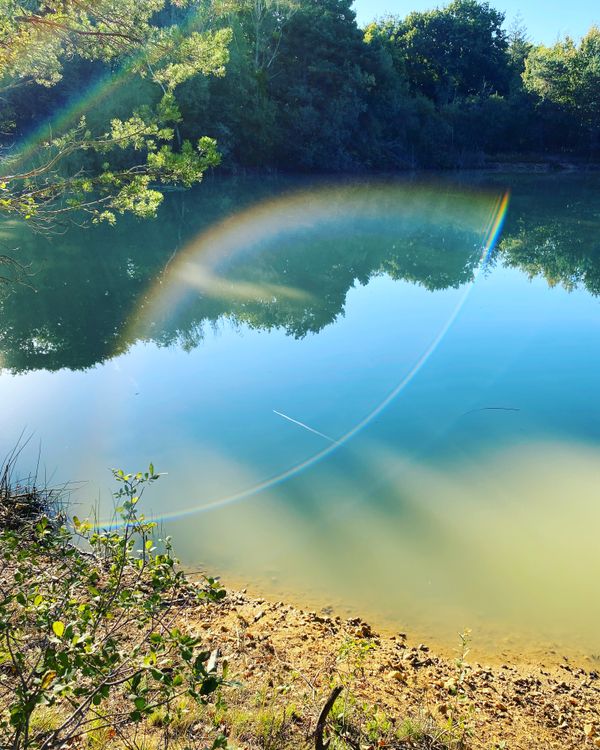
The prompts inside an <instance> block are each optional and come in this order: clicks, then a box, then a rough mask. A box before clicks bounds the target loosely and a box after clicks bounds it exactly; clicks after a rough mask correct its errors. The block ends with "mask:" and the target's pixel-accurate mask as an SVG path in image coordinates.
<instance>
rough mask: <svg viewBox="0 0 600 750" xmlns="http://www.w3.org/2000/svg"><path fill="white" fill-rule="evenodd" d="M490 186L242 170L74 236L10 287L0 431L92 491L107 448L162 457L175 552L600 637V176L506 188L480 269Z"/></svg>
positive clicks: (505, 627)
mask: <svg viewBox="0 0 600 750" xmlns="http://www.w3.org/2000/svg"><path fill="white" fill-rule="evenodd" d="M539 179H540V178H538V180H539ZM267 182H268V181H267ZM505 187H506V186H505V185H504V184H502V183H501V181H499V182H498V184H497V185H496V186H492V188H487V189H485V190H483V189H481V187H480V186H478V187H477V189H473V188H472V187H468V186H467V187H452V186H451V185H450V184H449V183H448V182H443V183H440V184H438V185H432V184H431V183H430V184H428V185H421V184H419V183H415V184H409V185H408V186H406V185H403V184H393V183H392V184H389V185H384V186H382V185H381V184H378V185H371V186H366V185H364V184H361V183H358V184H356V183H355V184H351V185H346V186H339V187H337V188H336V189H332V188H330V187H326V186H323V185H317V186H316V187H315V188H314V189H313V188H312V187H311V186H307V184H306V183H304V184H300V185H297V184H296V183H295V182H294V181H291V180H289V181H285V180H284V181H283V182H282V181H274V182H273V183H272V184H270V185H268V184H266V183H265V181H262V183H261V184H259V183H256V182H252V181H245V182H244V181H241V182H240V181H237V182H236V181H231V182H222V183H213V184H212V185H207V186H205V187H204V188H203V189H202V190H203V191H204V192H200V191H198V192H197V193H196V194H193V195H187V196H185V197H182V196H173V198H172V200H171V201H170V202H169V204H168V205H167V207H166V208H165V212H163V216H162V217H161V220H160V222H159V223H158V224H155V225H153V226H152V227H148V226H147V225H142V224H137V223H135V222H125V223H124V225H123V226H122V227H120V228H119V229H118V230H117V231H116V232H112V233H111V232H108V231H107V230H106V229H100V230H92V231H91V232H90V233H88V234H79V235H78V234H77V233H76V232H72V233H70V234H69V235H67V236H66V237H65V238H64V240H63V239H62V238H61V240H60V242H59V243H56V246H55V247H54V248H53V249H52V252H51V253H49V252H48V251H47V250H46V249H44V248H42V249H43V252H44V260H43V262H42V263H41V264H39V265H38V268H37V269H36V270H37V276H36V277H35V278H36V287H37V288H38V292H37V294H36V295H34V296H33V297H31V296H29V297H27V296H26V295H27V292H26V291H25V290H18V291H16V292H15V293H14V294H13V295H11V296H10V297H8V298H6V299H4V300H3V301H2V307H3V311H2V312H3V314H2V321H3V322H2V330H1V331H0V334H1V341H2V346H1V347H0V348H1V350H2V361H3V362H4V364H5V367H6V368H8V370H5V372H4V374H3V375H2V377H1V378H0V394H1V397H2V403H3V410H4V413H5V437H4V442H5V443H6V444H7V445H8V444H9V442H10V440H14V438H15V437H16V436H17V435H18V434H19V433H20V431H21V429H23V427H25V428H27V429H28V430H30V431H32V432H33V433H34V434H35V437H36V439H38V438H39V439H40V440H41V442H42V446H43V454H44V458H45V461H46V464H47V465H48V466H49V467H51V468H53V467H59V470H58V472H57V474H56V477H57V478H69V479H86V480H89V481H90V484H89V486H88V488H87V490H86V492H85V493H80V494H81V500H82V501H83V499H84V498H83V495H85V497H86V498H89V497H90V496H92V497H93V496H94V495H95V493H96V492H97V491H99V490H101V494H102V502H103V504H104V507H106V505H107V489H106V488H107V487H108V485H109V477H108V472H107V471H106V469H107V468H108V467H110V466H116V465H118V466H122V467H123V468H126V469H129V468H132V469H137V468H140V467H143V466H144V465H146V464H147V463H148V462H149V461H150V460H153V461H154V463H155V465H156V466H157V467H158V469H159V470H161V471H166V472H168V474H169V476H168V477H165V478H163V479H162V480H161V482H160V483H159V485H157V487H156V489H155V490H153V492H152V495H151V496H149V499H148V503H149V506H148V507H149V508H151V509H152V511H153V512H154V514H155V515H157V516H158V517H160V518H165V519H176V518H177V517H178V516H182V515H186V516H187V517H186V518H185V520H180V521H176V520H171V521H170V522H169V524H168V527H169V530H170V531H173V532H174V533H175V535H176V539H177V547H178V550H179V552H180V554H181V555H182V556H183V557H184V558H185V559H186V561H187V562H189V563H191V564H196V563H198V562H200V561H203V562H205V563H207V564H209V565H210V566H211V567H213V568H219V569H222V570H223V571H224V572H225V573H227V571H230V575H232V576H233V577H235V578H236V579H242V578H244V577H246V578H254V577H255V576H258V577H259V580H262V581H263V582H264V586H265V587H267V586H269V585H270V584H269V581H270V579H271V578H272V577H273V578H275V579H276V581H275V582H274V583H273V586H274V587H279V588H280V589H283V590H285V591H288V592H291V593H293V592H294V591H296V592H298V595H302V596H306V595H310V596H313V597H314V598H315V600H317V601H319V602H325V603H327V602H328V601H331V602H333V603H335V604H338V603H340V605H341V604H343V605H345V606H349V607H351V608H353V609H354V610H355V611H361V610H362V611H368V612H370V613H375V615H376V616H379V617H381V618H385V619H386V620H387V621H388V622H394V623H395V624H398V625H401V626H402V627H409V628H410V629H411V630H413V631H414V630H421V631H422V632H425V631H427V632H430V633H432V634H433V635H435V636H437V637H438V638H442V639H443V640H446V641H447V642H450V641H452V639H453V638H454V633H455V632H456V630H457V629H461V628H463V627H465V626H471V627H474V628H475V630H476V637H477V633H479V637H480V638H481V639H482V640H483V639H484V638H487V637H488V636H489V635H490V634H491V633H497V632H501V633H503V634H507V633H515V634H517V636H519V637H520V636H522V635H523V634H524V633H525V631H527V630H530V631H534V633H535V634H539V636H540V637H544V638H558V639H559V641H564V639H565V637H566V636H565V634H569V633H570V638H571V639H572V640H575V641H578V642H580V644H581V646H582V648H584V649H586V650H587V651H597V650H600V644H599V643H598V642H597V635H596V629H595V622H597V619H598V614H599V613H598V611H597V609H598V607H597V605H596V604H594V602H595V601H596V598H595V597H594V586H595V579H596V574H597V571H598V569H599V565H598V563H599V562H600V554H599V553H598V552H597V545H596V544H594V533H593V530H594V529H597V528H598V520H600V519H599V518H598V511H597V508H598V507H599V506H598V503H597V494H598V490H597V488H598V487H599V486H600V485H599V483H598V479H600V477H599V476H598V469H597V467H598V466H599V465H600V464H599V463H598V454H597V451H598V427H597V425H598V416H600V415H599V411H600V408H599V405H598V401H597V398H596V391H597V380H598V373H599V372H600V352H599V347H598V346H597V343H596V342H597V341H598V333H599V328H600V315H599V309H598V301H597V299H596V297H595V296H593V295H594V294H596V293H597V291H596V284H597V281H596V279H600V272H598V270H597V269H599V268H600V262H599V259H598V257H597V255H598V250H597V240H596V244H594V240H593V238H594V237H596V238H597V236H598V232H597V230H598V224H599V217H598V216H597V213H594V211H596V212H597V209H594V206H595V205H596V206H597V205H598V204H597V202H596V203H595V202H594V196H598V194H599V193H600V186H599V185H598V183H593V182H592V184H591V188H592V189H591V190H590V184H588V183H585V180H584V181H582V182H580V183H577V182H575V181H571V183H570V185H569V184H567V185H566V186H565V185H564V184H562V183H556V182H555V183H552V181H551V180H550V179H549V178H548V180H547V181H546V182H542V183H541V184H533V183H531V181H528V180H526V179H525V180H523V181H522V182H521V183H518V184H515V185H513V188H514V192H515V197H514V199H513V203H512V207H511V211H510V212H509V215H508V224H507V227H506V229H505V231H504V234H503V239H502V243H501V245H500V249H499V251H498V252H497V254H496V256H495V258H494V259H493V264H492V266H491V267H488V268H487V270H486V271H485V272H482V259H483V258H484V257H485V255H486V252H487V249H489V247H490V245H491V242H492V236H493V235H494V234H495V228H497V227H494V222H497V221H498V219H499V218H500V217H501V214H502V211H501V210H500V206H499V203H498V201H499V200H500V199H501V198H502V196H503V194H504V189H505ZM298 188H300V192H293V191H296V190H297V189H298ZM307 188H310V189H307ZM594 191H595V192H594ZM290 192H291V195H290ZM282 193H283V194H284V197H283V198H279V197H277V196H279V195H281V194H282ZM261 198H263V199H266V203H262V204H261V208H259V209H258V211H257V210H255V209H253V208H252V206H253V204H254V202H255V201H258V202H259V203H261V201H260V200H259V199H261ZM239 206H246V209H247V210H246V212H245V213H244V212H242V220H240V217H237V218H236V219H232V218H228V217H231V216H232V214H233V213H235V210H236V209H237V208H238V207H239ZM273 217H274V218H273ZM15 233H17V232H16V230H15ZM20 239H22V238H20ZM38 242H39V240H38ZM28 243H29V244H28ZM549 243H551V244H549ZM19 244H20V245H21V247H23V248H24V251H23V252H24V253H25V254H27V253H29V254H30V256H31V257H32V258H38V257H39V255H40V247H39V246H36V245H34V244H33V243H32V242H31V240H25V241H24V242H23V241H21V242H19ZM550 246H551V247H552V248H553V250H552V252H549V251H548V247H550ZM178 248H180V250H179V252H178V253H177V254H176V255H175V257H173V252H174V250H177V249H178ZM165 267H166V271H165V272H164V273H163V269H165ZM524 271H525V273H524ZM528 276H532V277H533V281H530V280H529V279H528ZM543 277H546V279H547V280H548V281H550V282H551V284H556V283H557V282H560V283H561V284H562V285H563V286H564V285H566V286H567V287H569V286H570V287H571V291H570V292H569V291H567V290H566V289H564V288H563V287H561V286H559V287H558V288H552V287H551V286H550V287H549V285H548V283H547V280H546V279H544V278H543ZM357 281H358V283H356V282H357ZM598 286H599V287H600V285H598ZM578 287H582V288H578ZM450 324H451V325H450ZM424 364H426V366H423V365H424ZM9 370H12V371H13V372H14V373H15V374H14V375H13V374H11V373H10V372H9ZM416 374H418V377H414V376H415V375H416ZM399 385H400V386H401V387H400V388H399ZM400 391H401V394H400V396H399V397H398V398H396V396H398V393H400ZM390 395H391V396H392V397H391V398H390ZM382 405H383V406H385V407H386V408H380V407H381V406H382ZM275 412H280V413H281V414H284V415H286V416H289V417H291V418H292V419H295V420H297V421H298V422H302V423H303V424H305V425H307V426H309V427H310V428H312V429H313V430H315V431H316V432H320V433H323V435H325V436H329V437H331V438H333V439H334V440H336V441H340V436H341V437H342V440H343V441H344V445H343V447H341V448H340V446H339V445H337V443H336V444H334V445H332V444H331V443H330V442H329V441H328V440H326V439H325V438H324V437H323V436H321V435H318V434H315V433H311V432H310V431H309V430H307V429H304V428H303V427H302V426H300V425H298V424H294V423H292V422H290V421H288V420H286V419H283V418H282V417H281V416H279V415H278V414H277V413H275ZM357 426H360V427H365V429H361V430H359V429H357ZM344 436H345V437H344ZM349 436H350V437H352V438H353V439H352V440H347V438H348V437H349ZM332 449H333V450H332ZM315 457H320V458H321V459H322V460H320V461H319V462H318V463H317V462H315V460H314V458H315ZM73 467H75V468H73ZM298 467H305V468H306V469H307V470H306V471H304V472H302V473H298V471H297V468H298ZM282 478H285V479H286V480H287V481H285V482H281V481H280V480H281V479H282ZM232 498H233V499H237V500H240V499H242V498H244V502H238V503H235V504H234V505H230V506H229V507H220V508H219V509H218V510H217V509H216V506H217V505H218V506H221V505H223V501H225V502H227V501H229V500H231V499H232ZM202 508H203V509H204V512H203V513H197V512H192V513H190V511H196V510H197V509H202ZM306 592H308V594H307V593H306ZM486 634H487V635H486Z"/></svg>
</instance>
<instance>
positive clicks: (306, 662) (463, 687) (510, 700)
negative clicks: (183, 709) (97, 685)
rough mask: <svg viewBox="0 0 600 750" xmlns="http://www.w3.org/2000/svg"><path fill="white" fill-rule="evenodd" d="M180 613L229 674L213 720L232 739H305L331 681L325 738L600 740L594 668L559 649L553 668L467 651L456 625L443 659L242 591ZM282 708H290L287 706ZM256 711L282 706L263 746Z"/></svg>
mask: <svg viewBox="0 0 600 750" xmlns="http://www.w3.org/2000/svg"><path fill="white" fill-rule="evenodd" d="M182 615H183V616H184V617H185V618H186V619H188V620H189V622H188V623H187V624H188V625H189V626H191V627H196V628H198V629H200V630H201V631H204V638H205V639H207V641H208V642H209V644H210V646H211V648H213V649H218V650H219V653H220V655H221V659H222V660H223V661H225V662H227V663H228V664H229V665H230V667H229V669H230V673H229V675H228V677H229V678H230V679H232V680H233V681H235V682H236V683H238V684H237V686H235V687H231V688H230V689H227V691H226V697H225V700H226V702H227V704H228V709H227V711H226V712H224V714H223V724H222V728H223V730H224V731H226V732H227V733H228V734H229V736H230V743H231V746H232V747H233V748H240V750H241V748H244V749H245V750H246V749H250V748H255V747H256V748H259V747H265V746H268V747H272V748H274V749H275V748H292V747H298V748H300V747H312V746H313V742H314V740H312V739H311V738H312V737H313V736H314V729H315V726H316V722H317V719H318V716H319V713H320V711H321V709H322V707H323V705H324V703H325V701H326V700H327V697H328V696H329V695H330V693H331V690H332V686H335V685H341V686H342V687H343V692H342V694H341V695H340V697H339V698H338V700H337V702H336V707H335V709H334V710H333V711H332V712H331V717H333V724H331V722H332V719H331V717H330V721H329V723H330V724H331V727H330V730H331V731H333V734H334V744H333V747H336V745H335V737H336V736H337V737H338V738H339V741H340V742H342V741H344V742H346V745H340V747H341V746H343V747H346V746H348V747H356V748H358V749H359V750H364V749H369V748H371V747H372V748H376V747H389V748H394V747H419V748H425V747H431V748H459V747H464V748H486V750H494V749H497V750H500V748H511V749H512V748H520V749H521V748H522V749H523V750H525V749H529V748H531V749H533V748H536V749H538V748H556V749H557V750H558V749H559V748H560V749H565V748H578V750H579V749H582V748H587V747H589V748H593V747H600V673H599V672H600V669H599V671H596V670H595V669H593V668H584V667H581V666H578V665H576V664H574V663H572V662H571V660H570V659H569V658H567V657H562V658H560V659H558V663H555V664H553V665H546V664H542V663H537V664H536V663H535V662H533V661H532V660H531V659H529V660H525V661H523V662H522V663H519V662H518V661H512V662H511V663H490V664H486V663H482V662H480V661H475V660H474V659H472V658H471V656H470V651H469V638H468V634H465V643H464V644H463V645H460V644H458V647H457V652H456V654H455V656H454V658H451V657H450V656H449V655H441V654H439V653H436V652H435V651H434V650H433V649H430V648H429V646H428V645H427V644H423V643H415V642H413V641H412V640H411V635H410V633H408V634H406V633H396V634H393V633H389V634H382V633H376V632H374V630H373V629H372V628H371V626H370V625H369V624H368V623H366V622H364V621H363V620H361V619H359V618H351V619H348V620H344V619H342V618H341V617H335V616H328V615H323V614H319V613H317V612H314V611H308V610H302V609H300V608H297V607H295V606H293V605H290V604H287V603H284V602H269V601H266V600H265V599H263V598H256V597H252V596H250V595H248V594H247V593H245V592H243V591H242V592H230V593H229V594H228V595H227V598H226V599H225V600H224V602H222V603H221V604H219V605H217V606H212V605H211V606H209V607H208V608H207V609H205V608H203V609H202V611H201V613H198V615H197V619H196V614H195V612H194V611H191V612H187V613H185V614H184V613H182ZM257 696H262V698H261V701H262V703H261V704H260V706H258V707H257V702H256V701H257V698H256V697H257ZM290 706H293V711H292V714H289V711H288V713H286V711H287V710H288V709H289V707H290ZM253 707H254V708H253ZM286 707H287V709H286ZM267 709H268V711H267ZM265 711H266V714H265ZM253 712H254V713H255V714H257V712H258V713H261V712H262V714H261V715H264V716H267V715H268V714H272V715H273V716H277V715H279V713H280V712H282V713H281V716H283V717H285V716H288V714H289V719H288V720H286V721H283V725H282V726H279V729H278V732H279V735H278V737H274V738H272V739H273V742H272V743H271V744H269V743H267V744H265V741H264V737H263V738H262V739H261V738H260V736H259V735H260V732H258V730H256V728H255V727H254V723H253V720H252V719H251V718H249V716H248V714H250V715H251V714H252V713H253ZM340 715H341V716H342V719H340ZM264 716H263V721H267V719H266V718H264ZM240 717H242V718H240ZM244 717H245V718H244ZM369 722H370V724H369ZM373 722H375V724H378V725H380V726H379V734H380V735H381V736H380V737H379V739H377V740H374V741H373V743H372V744H369V743H370V742H371V740H369V734H368V732H366V730H365V729H364V727H365V726H372V725H373ZM253 727H254V728H253ZM361 727H362V729H361ZM344 732H345V733H346V734H347V736H344ZM361 732H362V734H361ZM386 733H387V734H386ZM403 733H404V734H406V735H407V736H406V737H405V739H404V740H401V739H400V738H401V737H402V735H403ZM419 733H421V739H420V740H417V735H419ZM372 734H373V733H372ZM375 734H376V733H375ZM375 734H373V736H375ZM362 735H364V736H362ZM353 737H354V739H352V738H353ZM411 737H412V739H411ZM353 743H354V744H353ZM411 743H415V744H411ZM419 743H420V744H419Z"/></svg>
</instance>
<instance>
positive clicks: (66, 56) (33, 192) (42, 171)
mask: <svg viewBox="0 0 600 750" xmlns="http://www.w3.org/2000/svg"><path fill="white" fill-rule="evenodd" d="M165 2H166V0H142V2H139V0H98V1H97V2H95V3H87V2H79V1H78V0H66V2H64V3H61V4H60V6H55V5H54V4H51V3H47V2H45V1H44V0H36V1H35V2H30V3H18V2H14V0H2V3H1V5H0V93H2V92H10V91H12V90H13V89H15V88H17V87H21V86H28V87H30V88H31V87H32V86H35V85H37V86H38V87H40V86H41V87H46V88H48V87H52V86H55V85H56V84H57V83H58V82H59V81H60V80H61V79H62V77H63V75H64V69H65V66H66V65H68V64H69V61H71V60H73V59H77V60H83V61H92V62H94V61H97V62H101V63H104V64H107V65H116V66H117V67H118V70H119V74H120V75H122V76H125V77H127V78H131V79H138V80H139V79H145V80H147V81H149V82H151V84H152V85H153V86H154V87H155V88H156V90H157V94H156V96H155V97H154V100H153V101H152V102H151V103H150V104H148V105H144V106H140V107H138V108H137V109H135V110H134V111H131V112H129V113H127V115H126V116H124V117H114V118H112V119H111V121H110V123H108V126H107V127H106V129H104V130H94V129H92V128H91V127H90V125H89V123H88V122H87V121H86V119H85V116H82V117H81V119H80V120H79V121H78V122H75V123H72V124H71V126H70V127H68V128H67V129H66V130H64V131H63V132H59V133H58V134H55V135H54V136H53V137H51V138H49V139H48V140H47V141H46V142H45V143H43V148H41V149H39V150H38V152H37V154H35V156H31V155H26V156H25V157H23V155H20V154H17V155H16V157H15V156H13V155H10V154H9V153H5V155H4V158H3V159H2V162H1V163H0V174H2V175H3V181H2V182H1V183H0V191H1V193H0V211H2V212H3V213H4V214H8V215H13V216H17V217H20V218H25V219H26V220H28V221H31V222H32V223H35V224H36V225H37V226H38V228H39V227H43V226H45V225H47V224H52V223H53V222H55V221H56V220H57V219H58V218H59V217H60V216H62V215H64V214H65V213H69V212H71V211H73V210H84V211H87V212H88V213H90V214H91V215H92V216H93V218H94V220H108V221H110V222H114V220H115V215H116V214H117V213H123V212H126V211H129V212H132V213H135V214H137V215H139V216H143V217H146V216H153V215H154V214H155V212H156V208H157V206H158V205H159V203H160V201H161V200H162V193H161V192H160V191H159V190H157V189H156V186H157V185H160V184H161V183H166V182H169V183H175V184H180V185H183V186H189V185H191V184H193V183H194V182H198V181H199V180H200V179H201V178H202V175H203V173H204V171H205V170H206V169H208V168H209V167H212V166H215V165H216V164H218V162H219V156H218V152H217V149H216V143H215V142H214V140H213V139H209V138H200V139H198V140H197V141H196V143H192V142H180V141H179V139H178V138H176V135H177V128H178V124H179V122H180V120H181V114H180V110H179V107H178V103H177V97H176V89H177V88H178V87H179V86H180V85H181V84H182V83H184V82H185V81H186V80H188V79H189V78H190V77H192V76H194V75H197V74H202V75H222V74H223V73H224V70H225V64H226V62H227V57H228V52H227V47H228V44H229V41H230V38H231V34H230V32H229V30H228V29H224V28H220V29H217V30H214V29H210V28H207V27H206V18H207V14H206V12H205V7H204V6H205V5H206V4H205V3H199V4H198V5H196V4H194V3H193V2H187V0H181V2H180V3H179V5H182V6H186V7H187V10H188V14H189V16H188V22H187V23H185V24H181V23H176V24H173V25H171V26H164V25H159V24H157V23H156V22H155V19H156V14H157V13H158V12H159V11H160V10H161V9H163V8H164V6H165ZM115 155H116V159H115ZM90 156H91V157H92V158H90ZM113 159H115V164H116V166H114V164H113Z"/></svg>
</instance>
